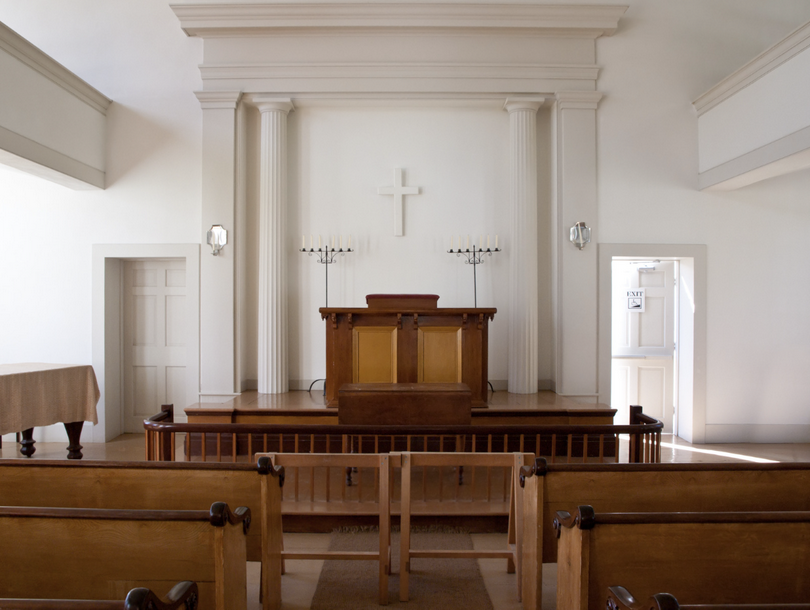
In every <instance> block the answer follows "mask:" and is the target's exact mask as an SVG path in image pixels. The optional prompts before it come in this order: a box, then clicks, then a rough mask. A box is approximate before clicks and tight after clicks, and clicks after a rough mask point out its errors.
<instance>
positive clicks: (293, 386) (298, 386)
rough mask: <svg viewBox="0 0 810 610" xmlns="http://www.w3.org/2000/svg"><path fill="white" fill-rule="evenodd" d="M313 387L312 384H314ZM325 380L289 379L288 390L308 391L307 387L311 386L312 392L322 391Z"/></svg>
mask: <svg viewBox="0 0 810 610" xmlns="http://www.w3.org/2000/svg"><path fill="white" fill-rule="evenodd" d="M316 381H317V383H315V385H314V386H312V384H313V383H314V382H316ZM325 381H326V380H325V379H290V390H303V391H307V390H309V387H310V386H312V390H313V391H315V390H321V391H323V384H324V383H325Z"/></svg>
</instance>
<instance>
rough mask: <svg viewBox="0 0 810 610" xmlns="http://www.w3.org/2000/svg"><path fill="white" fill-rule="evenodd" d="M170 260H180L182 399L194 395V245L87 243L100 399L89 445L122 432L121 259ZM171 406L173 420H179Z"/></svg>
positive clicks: (197, 363) (196, 316) (196, 255)
mask: <svg viewBox="0 0 810 610" xmlns="http://www.w3.org/2000/svg"><path fill="white" fill-rule="evenodd" d="M149 258H163V259H166V258H174V259H185V261H186V290H187V294H186V315H187V320H188V329H189V330H188V332H189V337H188V342H187V351H186V359H187V362H186V400H188V401H190V403H189V404H192V403H194V402H198V400H199V394H200V244H95V245H93V369H94V370H95V372H96V378H97V379H98V386H99V389H100V390H101V399H100V400H99V403H98V425H96V426H94V427H93V434H92V439H90V438H88V441H92V442H94V443H104V442H107V441H110V440H112V439H114V438H115V437H117V436H120V435H121V434H122V433H123V417H122V410H123V408H124V402H123V345H122V343H123V330H122V329H123V320H122V316H123V277H124V265H123V261H124V260H126V259H149ZM186 406H187V405H175V407H176V410H175V417H176V420H179V421H184V413H183V408H184V407H186Z"/></svg>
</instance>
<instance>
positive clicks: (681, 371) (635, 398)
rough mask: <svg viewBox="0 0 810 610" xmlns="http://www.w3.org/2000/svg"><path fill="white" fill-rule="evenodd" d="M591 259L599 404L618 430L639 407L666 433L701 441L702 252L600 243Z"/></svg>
mask: <svg viewBox="0 0 810 610" xmlns="http://www.w3.org/2000/svg"><path fill="white" fill-rule="evenodd" d="M598 257H599V334H598V337H599V348H598V366H599V402H603V403H609V404H610V405H611V406H612V407H613V408H615V409H617V414H616V417H615V420H614V421H615V422H616V423H617V424H625V423H627V421H628V407H629V405H631V404H639V405H641V406H642V407H643V408H644V412H645V413H647V414H649V415H651V416H653V417H656V418H658V419H661V420H662V421H663V422H664V425H665V430H666V431H667V432H673V433H674V434H676V435H678V436H680V437H682V438H684V439H685V440H688V441H690V442H692V443H702V442H704V439H705V427H706V404H705V400H706V246H704V245H695V244H685V245H676V244H666V245H656V244H599V253H598ZM628 292H630V293H633V294H630V295H628V294H627V293H628ZM629 298H633V299H636V301H635V302H632V303H631V302H629V301H628V299H629Z"/></svg>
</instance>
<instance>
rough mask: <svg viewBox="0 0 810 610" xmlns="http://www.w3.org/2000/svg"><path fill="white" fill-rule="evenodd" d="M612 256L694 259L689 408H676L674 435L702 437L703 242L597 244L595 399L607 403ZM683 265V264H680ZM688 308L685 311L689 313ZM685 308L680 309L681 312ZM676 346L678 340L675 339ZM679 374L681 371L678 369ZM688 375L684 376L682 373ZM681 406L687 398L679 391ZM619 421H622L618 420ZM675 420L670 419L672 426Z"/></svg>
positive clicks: (696, 440)
mask: <svg viewBox="0 0 810 610" xmlns="http://www.w3.org/2000/svg"><path fill="white" fill-rule="evenodd" d="M614 257H633V258H653V259H655V258H658V259H662V260H663V259H669V260H682V259H692V260H693V261H694V294H693V295H691V297H692V298H691V300H692V303H693V304H694V317H693V323H694V336H693V340H694V350H693V375H692V389H691V393H692V401H691V402H692V408H691V411H689V410H688V409H684V408H679V410H678V425H677V429H678V435H679V436H680V437H682V438H684V439H686V440H688V441H690V442H692V443H703V442H705V438H706V320H707V312H706V306H707V302H706V246H705V245H703V244H598V258H599V312H598V348H597V350H598V351H597V354H598V356H597V358H598V379H599V390H598V391H599V402H601V403H604V404H610V382H611V380H610V370H611V356H612V354H611V351H612V350H611V347H612V337H611V332H612V330H611V322H612V316H613V298H612V286H613V272H612V265H611V263H612V261H613V258H614ZM681 268H682V269H683V266H682V267H681ZM691 313H692V312H691V311H690V312H688V314H691ZM686 314H687V312H681V319H683V317H682V316H684V315H686ZM679 347H680V342H679ZM680 373H681V375H683V374H684V373H683V371H680ZM685 379H688V377H685ZM679 402H680V404H681V407H682V406H683V405H684V403H687V402H688V401H685V400H684V397H683V395H681V400H680V401H679ZM622 423H623V422H622ZM674 425H675V422H673V426H674Z"/></svg>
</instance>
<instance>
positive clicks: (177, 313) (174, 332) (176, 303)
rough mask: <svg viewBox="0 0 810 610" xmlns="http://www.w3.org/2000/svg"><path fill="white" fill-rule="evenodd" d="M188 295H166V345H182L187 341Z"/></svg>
mask: <svg viewBox="0 0 810 610" xmlns="http://www.w3.org/2000/svg"><path fill="white" fill-rule="evenodd" d="M185 312H186V297H185V295H167V296H166V345H167V346H171V347H182V346H184V345H185V344H186V343H185V342H186V318H185Z"/></svg>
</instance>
